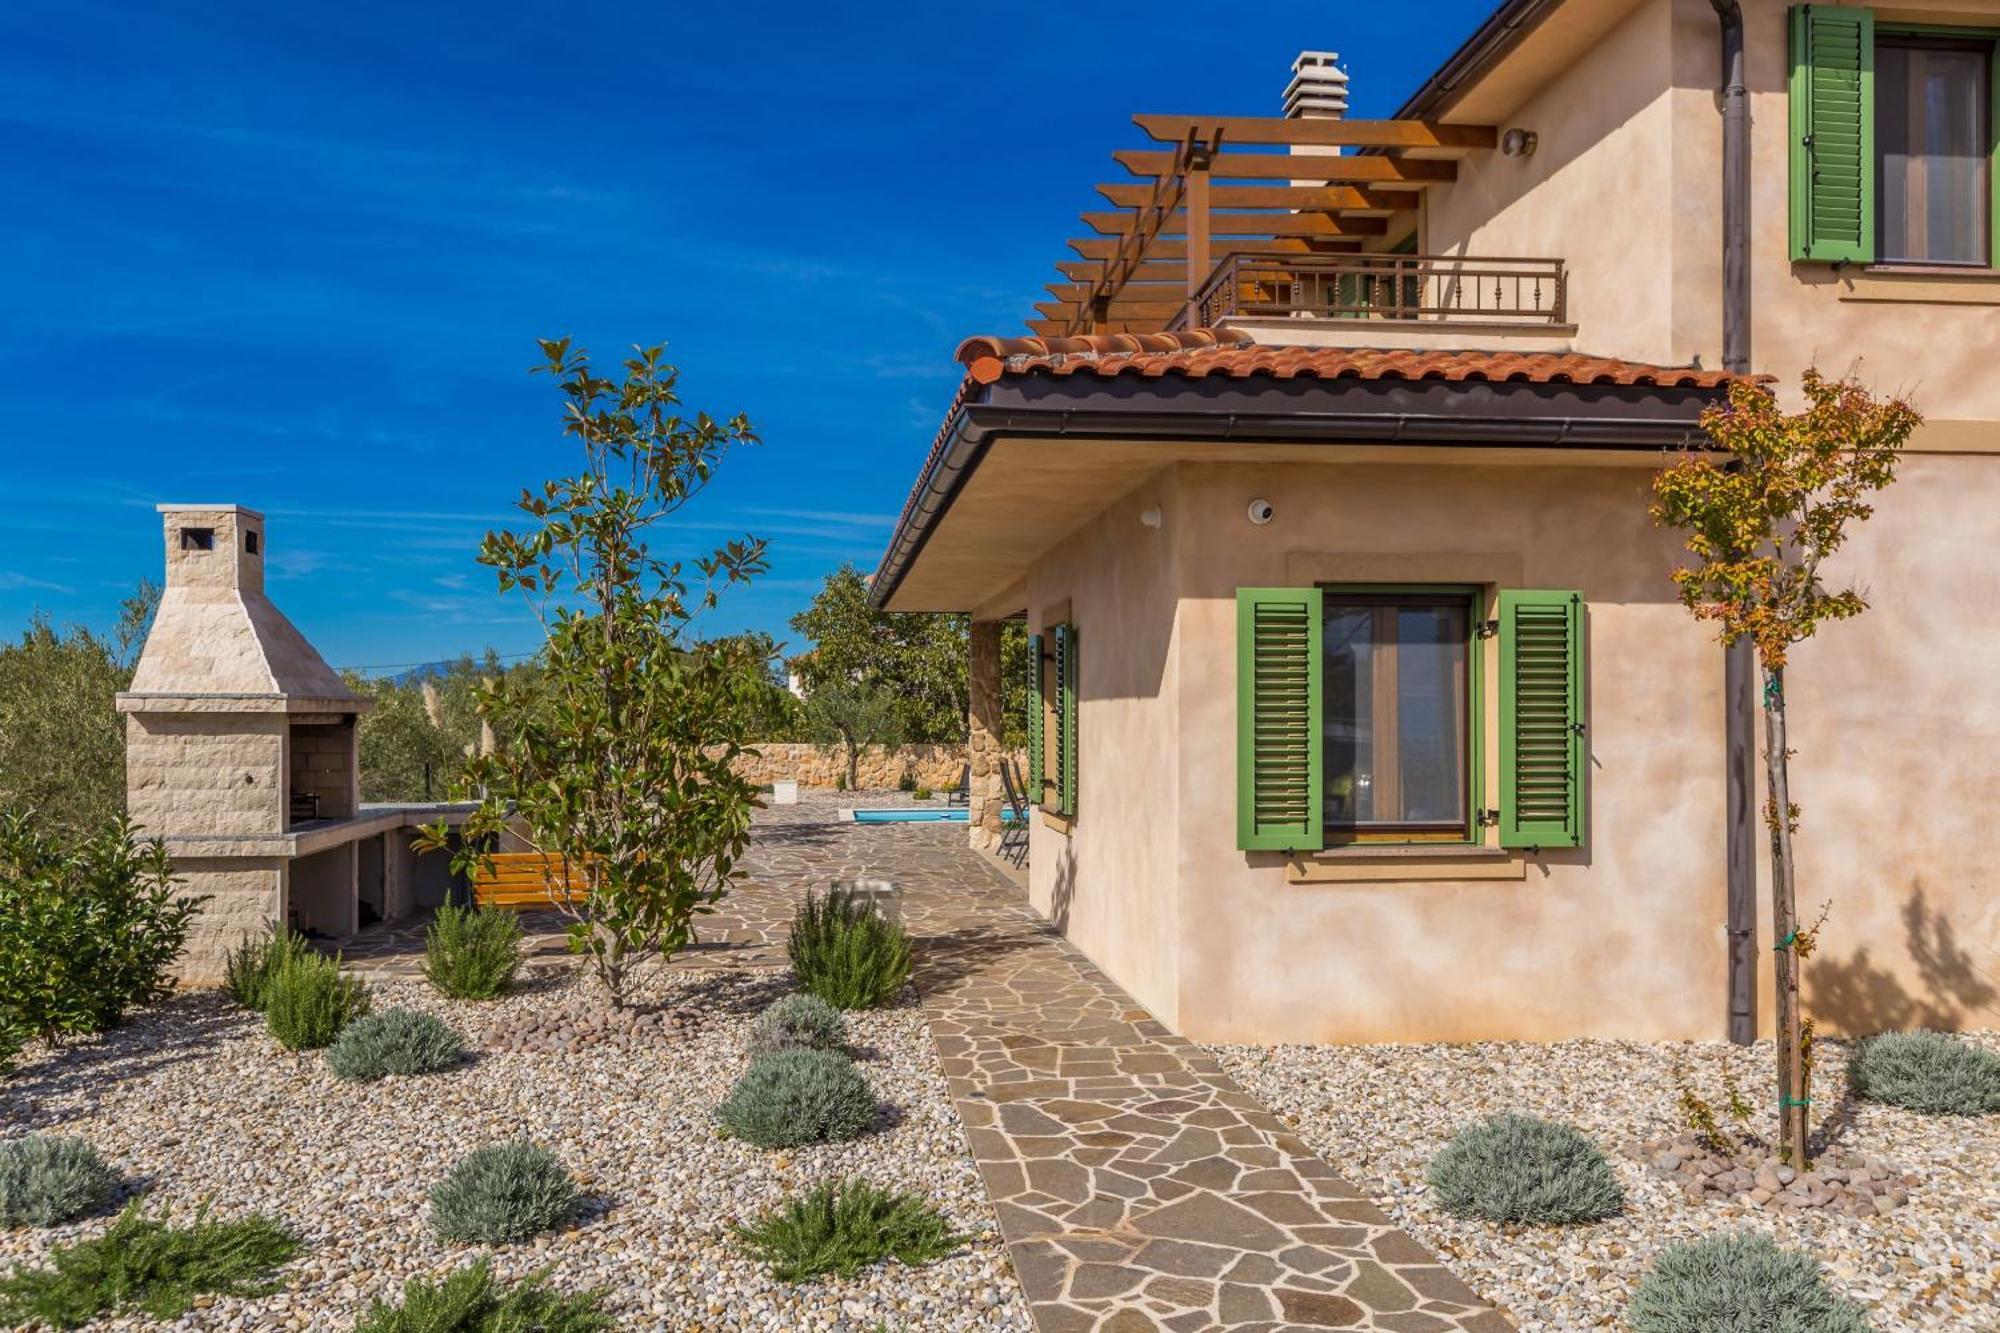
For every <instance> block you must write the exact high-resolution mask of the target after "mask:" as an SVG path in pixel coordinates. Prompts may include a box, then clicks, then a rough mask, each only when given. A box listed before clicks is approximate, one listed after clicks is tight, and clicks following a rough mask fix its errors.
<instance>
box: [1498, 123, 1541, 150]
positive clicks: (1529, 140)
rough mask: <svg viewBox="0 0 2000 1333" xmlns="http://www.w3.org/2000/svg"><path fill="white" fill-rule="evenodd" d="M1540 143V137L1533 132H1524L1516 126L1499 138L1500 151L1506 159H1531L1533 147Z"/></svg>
mask: <svg viewBox="0 0 2000 1333" xmlns="http://www.w3.org/2000/svg"><path fill="white" fill-rule="evenodd" d="M1540 142H1541V136H1539V135H1537V134H1536V133H1535V132H1534V131H1533V130H1524V129H1522V128H1521V127H1520V126H1518V125H1517V126H1515V127H1514V128H1513V129H1511V130H1508V131H1507V132H1506V133H1505V134H1503V135H1501V136H1500V151H1501V152H1503V153H1505V154H1506V155H1507V156H1508V157H1533V156H1534V155H1535V145H1536V144H1538V143H1540Z"/></svg>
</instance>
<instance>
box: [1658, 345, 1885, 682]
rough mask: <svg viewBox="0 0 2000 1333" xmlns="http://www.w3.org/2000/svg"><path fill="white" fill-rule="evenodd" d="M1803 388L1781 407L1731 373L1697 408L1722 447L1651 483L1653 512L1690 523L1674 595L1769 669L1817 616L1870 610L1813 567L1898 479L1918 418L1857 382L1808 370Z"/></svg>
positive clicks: (1683, 525)
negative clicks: (1718, 400) (1796, 407)
mask: <svg viewBox="0 0 2000 1333" xmlns="http://www.w3.org/2000/svg"><path fill="white" fill-rule="evenodd" d="M1803 387H1804V391H1805V398H1806V409H1805V410H1804V411H1803V412H1798V413H1786V412H1784V411H1783V410H1781V409H1780V407H1779V406H1778V399H1777V395H1776V394H1775V393H1773V392H1772V391H1771V389H1770V388H1769V387H1768V386H1767V385H1765V384H1762V383H1759V382H1757V381H1754V380H1749V379H1741V380H1737V381H1735V382H1734V383H1732V384H1731V385H1730V389H1729V405H1728V406H1727V407H1726V408H1724V407H1712V408H1710V409H1708V410H1707V411H1706V412H1704V413H1702V418H1701V425H1702V429H1703V430H1704V431H1705V432H1707V434H1708V436H1709V438H1710V439H1711V440H1713V441H1714V442H1715V444H1716V445H1717V446H1718V449H1719V452H1711V451H1703V452H1700V453H1691V454H1689V455H1688V456H1687V457H1686V458H1685V459H1684V460H1682V461H1681V462H1680V463H1678V464H1676V465H1675V466H1673V467H1671V468H1668V469H1667V470H1666V471H1665V472H1662V473H1660V474H1659V476H1658V477H1656V478H1654V481H1653V505H1652V515H1653V520H1654V521H1655V522H1656V523H1659V524H1661V525H1662V526H1664V527H1670V528H1679V529H1681V530H1682V531H1684V532H1686V533H1687V548H1688V553H1689V554H1690V555H1692V556H1693V557H1694V558H1695V561H1696V563H1695V564H1694V565H1692V566H1688V567H1684V568H1682V569H1679V570H1677V571H1675V573H1674V586H1675V587H1677V588H1678V589H1680V594H1681V599H1682V600H1683V601H1684V602H1686V603H1687V605H1688V607H1689V609H1690V610H1692V611H1693V612H1694V613H1695V615H1696V616H1697V617H1698V618H1700V619H1703V620H1713V621H1716V622H1717V623H1719V624H1720V625H1721V626H1722V641H1723V642H1724V643H1734V642H1736V640H1737V639H1739V638H1746V637H1747V638H1749V639H1750V640H1751V641H1752V642H1753V643H1755V644H1756V646H1757V656H1758V658H1759V659H1760V660H1761V661H1762V662H1763V664H1764V666H1765V668H1766V669H1767V670H1780V669H1782V668H1783V667H1784V665H1785V656H1786V652H1787V650H1788V649H1789V648H1790V647H1791V645H1793V644H1795V643H1799V642H1802V641H1804V640H1806V639H1809V638H1811V637H1812V635H1813V631H1814V630H1816V629H1817V628H1818V627H1819V626H1820V624H1821V623H1822V622H1824V621H1828V620H1845V619H1848V618H1849V617H1851V616H1856V615H1859V614H1861V612H1862V611H1864V610H1866V609H1867V607H1868V603H1867V602H1866V601H1865V600H1864V599H1863V598H1862V596H1861V594H1860V593H1859V592H1858V591H1856V590H1854V589H1852V588H1849V589H1843V590H1840V591H1834V590H1831V589H1829V588H1827V587H1826V585H1825V584H1824V583H1822V582H1821V580H1820V569H1821V566H1822V564H1823V562H1824V561H1825V560H1826V559H1827V558H1828V557H1829V556H1831V555H1833V554H1834V552H1836V551H1838V550H1839V549H1840V548H1841V547H1842V546H1843V545H1844V544H1845V543H1846V541H1847V526H1848V524H1850V523H1860V522H1863V521H1865V520H1866V519H1867V518H1868V517H1869V516H1870V515H1872V514H1873V513H1874V512H1875V510H1874V507H1873V506H1872V505H1870V504H1869V503H1868V501H1867V496H1869V495H1870V494H1872V493H1873V492H1875V491H1879V490H1881V489H1882V488H1883V487H1885V486H1888V485H1889V484H1890V483H1891V482H1893V481H1894V480H1895V479H1896V464H1897V461H1898V459H1899V458H1900V457H1901V454H1902V449H1903V445H1904V443H1905V442H1906V441H1907V440H1908V439H1909V437H1910V432H1911V431H1913V430H1915V429H1916V428H1917V426H1918V425H1920V424H1921V423H1922V420H1923V418H1922V417H1920V416H1918V415H1917V412H1916V410H1915V409H1914V408H1912V407H1911V406H1910V405H1909V404H1908V403H1906V402H1904V401H1903V400H1902V399H1900V398H1892V399H1889V400H1888V401H1886V402H1877V401H1875V400H1874V399H1873V398H1871V397H1869V395H1868V392H1867V390H1866V389H1864V388H1863V387H1862V386H1861V384H1860V383H1859V382H1858V381H1856V380H1852V379H1844V380H1829V379H1827V378H1826V377H1825V376H1823V375H1821V374H1820V373H1819V372H1818V371H1817V370H1812V369H1808V370H1807V371H1806V372H1805V377H1804V381H1803Z"/></svg>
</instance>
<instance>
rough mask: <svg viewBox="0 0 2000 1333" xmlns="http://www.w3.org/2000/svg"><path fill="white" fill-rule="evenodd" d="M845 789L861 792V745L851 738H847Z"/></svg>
mask: <svg viewBox="0 0 2000 1333" xmlns="http://www.w3.org/2000/svg"><path fill="white" fill-rule="evenodd" d="M847 789H848V790H849V791H860V790H861V744H860V742H858V741H856V740H855V739H854V738H853V737H852V736H849V737H848V738H847Z"/></svg>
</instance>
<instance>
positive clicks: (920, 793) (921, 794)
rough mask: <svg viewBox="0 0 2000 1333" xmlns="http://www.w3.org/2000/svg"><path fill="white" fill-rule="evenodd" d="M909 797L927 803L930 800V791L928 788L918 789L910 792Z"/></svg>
mask: <svg viewBox="0 0 2000 1333" xmlns="http://www.w3.org/2000/svg"><path fill="white" fill-rule="evenodd" d="M910 795H911V796H912V797H914V798H915V799H917V800H919V801H928V800H929V799H930V798H931V789H930V788H929V787H919V788H917V789H916V790H915V791H913V792H911V793H910Z"/></svg>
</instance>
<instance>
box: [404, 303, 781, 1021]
mask: <svg viewBox="0 0 2000 1333" xmlns="http://www.w3.org/2000/svg"><path fill="white" fill-rule="evenodd" d="M542 352H543V355H544V357H545V358H546V361H545V364H544V365H542V366H541V367H539V368H538V370H539V371H541V372H542V373H546V374H549V375H552V376H554V377H555V378H556V380H557V381H558V383H559V384H560V386H561V390H562V393H563V396H564V398H565V400H566V402H565V405H564V423H563V431H564V433H565V434H566V435H569V436H570V437H572V438H573V439H575V440H576V441H578V442H579V443H580V444H581V445H582V448H583V468H582V470H581V471H580V472H578V473H576V474H575V475H573V476H569V477H564V478H561V479H559V480H555V481H550V482H547V483H545V484H544V485H542V486H541V488H540V489H538V490H533V491H525V492H523V493H522V496H521V499H520V501H519V508H520V509H521V511H522V513H523V514H525V515H527V517H528V518H529V519H530V520H532V523H531V525H530V526H529V527H528V529H527V530H526V531H524V532H492V533H488V534H487V536H486V539H485V541H484V542H482V543H481V545H480V550H479V560H480V563H481V564H485V565H489V566H491V567H492V568H493V569H494V571H495V572H496V574H497V576H498V581H499V585H500V590H501V591H502V592H516V593H519V594H520V595H521V596H522V597H523V599H524V600H525V601H526V602H527V603H528V605H529V606H530V607H531V608H532V609H533V611H534V613H535V615H536V616H537V617H538V618H539V619H540V620H541V623H542V625H543V628H544V631H545V632H546V635H547V639H546V642H545V644H544V646H543V648H542V652H541V655H540V658H539V660H538V663H537V670H536V671H535V672H534V673H533V678H532V680H531V681H529V680H526V679H524V677H523V675H522V674H521V673H515V672H509V673H506V674H504V675H501V676H499V677H496V678H494V679H493V680H491V681H490V682H487V683H483V684H482V685H481V687H480V691H479V703H480V711H481V714H482V716H483V717H485V718H486V719H487V720H488V721H490V722H491V723H492V725H493V728H494V731H495V733H496V735H497V736H498V737H499V745H498V747H497V749H496V750H495V752H494V753H492V754H490V755H482V756H478V757H475V758H474V759H473V760H472V761H471V763H470V765H469V766H468V775H467V776H468V778H469V780H470V781H472V782H473V783H475V784H480V785H482V786H483V788H484V790H485V791H486V793H487V795H486V798H485V800H484V801H483V802H482V803H481V805H480V808H479V810H478V811H477V812H476V814H474V815H473V816H472V817H471V818H469V819H468V820H467V822H466V824H465V827H464V844H463V845H464V850H463V851H461V853H460V854H459V857H458V860H457V864H458V865H459V867H460V868H462V869H467V870H470V869H474V868H476V867H477V866H478V863H479V862H480V861H481V859H482V858H483V856H484V855H485V853H484V852H483V851H482V850H481V849H483V848H485V847H488V846H490V845H491V844H492V842H493V841H494V840H495V839H497V838H498V837H499V836H500V835H501V834H502V833H503V832H511V833H513V834H514V835H516V836H518V837H520V838H522V839H523V840H524V841H525V842H526V843H527V845H528V846H529V847H530V848H532V849H534V850H535V851H538V852H540V853H541V854H542V856H543V857H544V858H546V860H547V862H548V863H549V866H550V868H551V870H556V869H559V868H560V867H562V866H563V865H564V864H567V866H568V867H569V870H570V873H571V875H572V876H573V877H580V878H581V879H582V880H583V881H584V882H585V884H586V887H587V893H586V895H585V896H583V897H581V898H580V899H577V900H574V901H572V900H571V899H570V898H569V897H568V896H567V895H563V896H557V895H553V894H552V895H551V902H552V903H553V904H554V905H555V906H556V907H558V908H560V909H561V910H562V911H564V912H565V913H567V914H568V915H569V916H570V918H571V922H572V924H571V927H570V943H571V947H572V948H573V949H575V950H577V951H578V952H580V953H583V954H585V955H587V956H588V958H589V959H590V962H591V965H592V967H593V969H594V970H595V972H596V975H597V978H598V980H599V981H600V982H601V983H602V985H603V988H604V991H605V993H606V996H607V997H608V998H609V1000H610V1002H611V1004H612V1005H613V1006H616V1007H622V1006H623V1005H624V1004H625V1003H626V1002H627V1001H628V1000H629V999H630V998H631V995H632V989H633V986H634V984H635V983H636V981H637V980H638V978H639V975H640V973H641V972H642V971H643V970H644V969H645V967H646V965H647V964H648V963H649V962H651V961H653V960H656V959H658V958H660V957H662V956H669V955H671V954H672V953H673V952H674V951H676V950H678V949H680V948H681V947H682V946H684V945H686V944H687V943H689V942H690V941H691V940H692V939H693V938H694V918H695V917H696V916H697V915H698V914H700V913H702V912H705V911H707V910H708V909H709V907H710V906H711V905H712V904H713V903H715V902H716V901H718V900H719V899H720V898H721V897H722V896H723V895H724V894H725V893H726V892H727V890H728V888H729V885H730V883H731V881H732V880H733V879H734V878H735V876H736V874H737V873H738V871H737V862H738V860H739V858H740V857H741V856H742V854H743V851H744V849H745V848H746V847H747V846H748V845H749V841H750V811H751V803H752V800H753V798H754V796H755V790H754V788H752V787H751V786H750V785H749V784H748V783H747V782H745V781H744V780H743V779H741V778H739V777H738V776H736V774H735V772H734V771H733V770H732V768H731V761H732V760H734V759H735V758H736V757H737V755H738V754H739V753H740V752H741V749H742V745H743V742H744V740H745V737H744V736H743V734H742V731H743V719H744V718H745V717H746V716H748V715H749V714H750V713H751V711H752V709H751V707H750V704H749V696H750V694H751V693H752V692H754V690H755V689H756V688H757V687H758V684H759V673H758V672H757V670H756V669H755V665H754V664H753V663H751V662H749V661H748V660H747V657H748V654H747V653H745V652H742V651H739V650H735V649H732V648H729V647H727V646H722V647H716V646H712V645H701V644H699V643H697V642H696V641H695V640H694V639H693V638H692V637H691V634H690V627H691V625H692V623H693V622H694V620H695V619H696V617H697V616H698V615H699V614H700V613H701V612H703V611H706V610H708V609H710V608H712V607H713V606H714V605H715V604H716V598H717V594H718V592H719V591H720V590H721V589H722V588H724V587H726V586H729V585H731V584H735V583H738V582H742V581H745V580H747V579H749V578H751V577H753V576H754V575H756V574H758V573H761V572H762V571H763V569H764V566H765V559H764V543H763V542H761V541H757V540H752V539H745V540H741V541H731V542H729V543H727V544H726V545H724V546H722V547H721V548H719V549H717V550H716V551H715V552H714V553H712V554H710V555H708V556H704V557H702V558H700V559H698V560H696V561H694V562H693V574H692V575H690V573H689V572H688V571H687V570H686V568H685V567H684V562H683V561H682V560H680V559H678V558H669V557H667V556H664V555H661V554H659V553H658V552H657V551H656V550H655V549H654V547H653V545H652V540H653V538H654V537H655V536H656V535H661V533H662V525H663V524H664V523H665V522H666V521H667V520H669V519H671V518H672V517H673V515H674V514H675V513H676V512H678V511H679V510H680V509H681V507H682V506H683V505H685V504H686V503H687V502H688V501H689V500H690V499H692V498H693V497H694V496H695V495H696V494H698V493H699V492H700V490H701V489H702V487H703V486H704V485H706V484H707V482H708V480H709V478H710V477H711V476H712V475H713V474H714V471H715V468H716V466H717V465H718V464H719V463H720V462H721V460H722V458H723V457H724V455H725V454H726V453H727V452H728V450H729V449H730V447H731V446H733V445H742V444H753V443H755V442H756V436H755V435H754V434H753V433H752V431H751V429H750V425H749V422H747V421H746V420H745V419H744V418H742V417H740V416H738V417H734V418H732V419H730V420H729V421H727V422H717V421H715V420H713V419H712V418H710V417H709V416H708V414H707V413H699V414H697V415H695V416H694V417H693V418H688V417H685V416H683V415H681V413H680V412H679V411H678V408H679V405H680V398H679V396H678V394H677V393H676V391H675V385H676V381H677V378H678V374H677V372H676V371H675V369H674V368H673V367H672V366H670V365H668V364H666V363H665V361H663V360H662V357H663V355H664V352H665V349H664V348H660V347H652V348H647V349H645V350H642V351H640V352H638V354H637V355H636V356H634V357H632V358H631V359H629V360H627V361H626V362H625V363H624V376H623V378H622V379H620V380H612V379H608V378H605V377H603V376H600V375H598V374H596V373H595V372H593V370H592V369H591V366H590V361H589V358H588V357H587V356H586V355H585V354H584V353H583V352H581V351H572V350H571V349H570V344H569V340H568V339H566V338H564V339H557V340H555V341H545V342H543V343H542ZM444 840H445V830H444V828H443V826H442V825H438V826H434V827H433V828H431V829H430V830H428V832H427V835H426V839H425V843H426V845H427V846H441V845H443V843H444ZM557 878H558V880H559V879H560V876H558V877H557Z"/></svg>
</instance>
